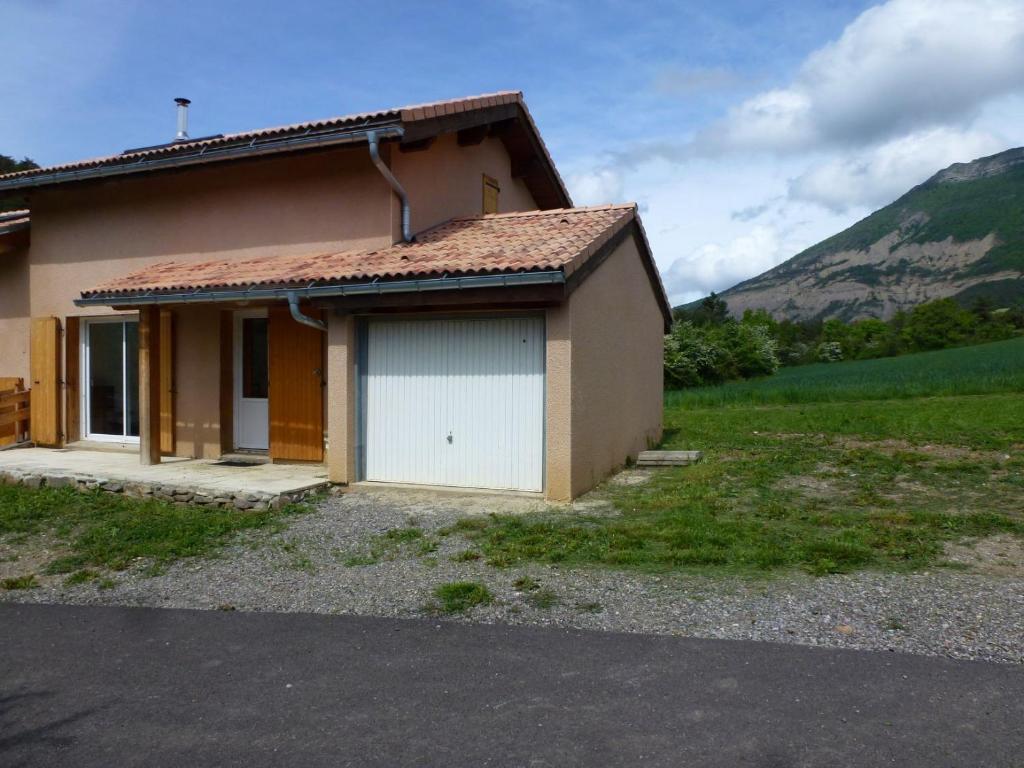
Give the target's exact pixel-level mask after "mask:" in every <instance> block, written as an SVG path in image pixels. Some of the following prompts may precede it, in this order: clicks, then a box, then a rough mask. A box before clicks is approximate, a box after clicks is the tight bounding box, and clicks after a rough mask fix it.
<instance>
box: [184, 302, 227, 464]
mask: <svg viewBox="0 0 1024 768" xmlns="http://www.w3.org/2000/svg"><path fill="white" fill-rule="evenodd" d="M219 327H220V308H219V307H213V306H198V305H197V306H191V307H188V308H187V309H184V310H182V309H178V310H175V312H174V347H175V349H174V358H175V360H176V361H177V365H176V366H175V368H176V370H175V372H174V373H175V376H174V391H175V393H176V394H175V402H174V422H175V427H174V439H175V453H176V454H177V455H178V456H193V457H196V458H204V459H215V458H217V457H219V456H220V455H221V444H220V335H219V333H218V329H219Z"/></svg>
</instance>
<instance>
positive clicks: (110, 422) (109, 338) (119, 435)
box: [81, 317, 139, 443]
mask: <svg viewBox="0 0 1024 768" xmlns="http://www.w3.org/2000/svg"><path fill="white" fill-rule="evenodd" d="M83 324H84V328H85V333H83V334H82V355H81V360H82V361H83V365H82V379H83V380H82V399H83V403H82V420H83V422H84V423H83V424H82V434H83V435H84V436H85V437H86V439H89V440H106V441H110V442H125V443H129V442H138V440H139V324H138V322H137V321H136V320H134V319H121V318H119V317H115V318H97V319H91V320H85V321H84V323H83Z"/></svg>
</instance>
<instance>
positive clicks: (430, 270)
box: [82, 204, 637, 297]
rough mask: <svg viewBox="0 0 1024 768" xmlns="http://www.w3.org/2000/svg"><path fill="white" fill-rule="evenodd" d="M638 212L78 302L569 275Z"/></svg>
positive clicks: (207, 271)
mask: <svg viewBox="0 0 1024 768" xmlns="http://www.w3.org/2000/svg"><path fill="white" fill-rule="evenodd" d="M636 218H637V217H636V206H635V205H633V204H626V205H606V206H595V207H590V208H563V209H554V210H546V211H528V212H522V213H505V214H490V215H486V216H473V217H466V218H457V219H452V220H451V221H448V222H446V223H444V224H441V225H439V226H437V227H434V228H433V229H429V230H427V231H425V232H422V233H420V234H419V235H417V237H416V241H415V242H413V243H398V244H396V245H393V246H390V247H388V248H381V249H378V250H373V251H346V252H340V253H316V254H303V255H289V256H267V257H261V258H256V259H249V260H244V261H237V260H235V261H210V262H205V263H188V262H165V263H161V264H154V265H152V266H149V267H146V268H145V269H141V270H139V271H137V272H133V273H131V274H129V275H126V276H124V277H121V278H118V279H115V280H111V281H110V282H107V283H104V284H102V285H98V286H96V287H94V288H92V289H91V290H89V291H86V292H84V293H83V294H82V295H83V296H86V297H87V296H96V295H103V296H107V295H127V294H135V293H147V292H169V293H172V292H182V291H193V290H199V289H214V288H217V289H225V288H226V289H230V288H242V287H255V286H281V287H298V286H306V285H310V284H317V283H321V284H322V283H334V282H347V281H355V282H362V281H370V280H375V279H380V280H389V279H401V278H412V277H438V276H441V275H450V276H453V275H479V274H498V273H514V272H523V271H537V270H565V271H566V274H567V275H568V274H569V273H570V272H571V271H572V270H573V269H575V268H578V266H579V264H580V263H582V261H583V260H585V259H586V258H589V256H590V255H592V254H593V253H594V252H595V251H597V249H599V248H600V247H601V245H603V244H604V243H605V242H607V241H608V240H609V239H610V238H611V237H612V236H614V235H615V233H616V232H618V231H619V230H620V229H622V227H623V226H625V225H626V224H628V223H629V222H631V221H633V220H635V219H636Z"/></svg>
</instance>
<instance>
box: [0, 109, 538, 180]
mask: <svg viewBox="0 0 1024 768" xmlns="http://www.w3.org/2000/svg"><path fill="white" fill-rule="evenodd" d="M490 99H494V100H495V101H494V102H493V103H495V104H498V103H501V104H509V103H514V102H518V103H522V101H523V94H522V92H520V91H500V92H498V93H495V94H484V95H481V96H466V97H464V98H460V99H449V100H446V101H436V102H428V103H426V104H412V105H409V106H405V107H394V108H391V109H382V110H378V111H376V112H361V113H357V114H352V115H342V116H340V117H330V118H326V119H323V120H311V121H308V122H304V123H293V124H291V125H280V126H275V127H272V128H261V129H259V130H255V131H243V132H241V133H230V134H225V135H223V136H220V137H218V138H210V139H202V140H198V141H182V142H176V143H170V144H163V145H160V146H157V147H150V148H148V149H139V150H136V151H133V152H124V153H121V154H117V155H107V156H105V157H96V158H91V159H88V160H79V161H76V162H73V163H63V164H60V165H51V166H47V167H45V168H33V169H31V170H27V171H18V172H16V173H7V174H0V180H6V179H14V178H27V177H31V176H38V175H41V174H49V173H55V172H59V171H71V170H79V169H83V168H93V167H97V166H103V165H121V164H128V163H131V162H134V161H138V160H144V159H149V158H154V157H160V156H169V155H175V154H182V153H187V152H190V151H192V150H196V149H205V148H209V147H219V146H223V145H227V144H234V143H239V142H245V141H251V140H254V139H255V140H258V139H264V138H271V137H274V138H276V137H281V136H287V135H289V134H304V133H307V132H310V131H317V130H323V129H330V128H343V127H347V126H358V125H360V124H363V123H369V122H375V121H380V120H387V119H393V120H401V121H402V122H406V123H410V122H416V121H418V120H426V119H429V118H430V117H433V116H434V115H435V114H439V115H440V114H443V111H442V110H444V109H446V108H451V107H455V106H460V107H462V108H463V109H465V110H466V111H470V110H473V109H482V108H484V107H486V106H488V105H490V104H491V103H492V102H491V101H490ZM523 108H524V111H525V104H524V105H523ZM531 124H532V120H531ZM533 127H534V128H536V126H533Z"/></svg>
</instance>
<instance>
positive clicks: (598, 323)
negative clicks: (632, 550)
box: [547, 238, 665, 500]
mask: <svg viewBox="0 0 1024 768" xmlns="http://www.w3.org/2000/svg"><path fill="white" fill-rule="evenodd" d="M664 322H665V321H664V317H663V316H662V314H661V310H660V308H659V304H658V299H657V294H656V293H655V291H654V289H653V287H652V286H651V282H650V280H649V279H648V276H647V272H646V270H645V268H644V264H643V261H642V257H641V255H640V252H639V250H638V248H637V245H636V242H635V240H634V239H633V238H628V239H627V240H625V241H624V242H623V243H622V244H621V245H619V247H618V248H616V250H615V251H614V252H613V253H612V254H611V255H610V256H609V257H608V258H607V259H606V260H605V261H604V262H603V263H602V264H601V265H600V266H599V267H598V268H597V269H596V270H595V271H594V272H593V273H592V274H591V275H590V276H589V277H588V278H587V279H586V280H584V281H583V283H581V284H580V286H579V288H577V290H576V291H575V292H574V293H573V294H572V295H571V296H570V298H569V302H568V305H567V306H564V307H560V308H558V309H554V310H549V311H548V377H549V383H548V413H547V418H548V430H547V432H548V442H547V448H548V463H547V466H548V478H547V481H548V494H547V495H548V497H549V498H551V499H556V500H567V499H569V498H573V497H576V496H578V495H579V494H581V493H584V492H585V491H587V490H589V489H590V488H592V487H594V486H595V485H596V484H597V483H599V482H600V481H601V480H603V479H604V478H605V477H607V476H608V475H609V474H610V473H611V472H612V471H613V470H615V469H616V468H618V467H621V466H623V465H624V464H625V463H626V461H627V459H630V458H636V455H637V454H638V453H639V452H640V451H642V450H646V449H647V448H648V447H651V446H653V445H654V444H656V443H657V442H658V441H660V439H661V426H662V425H661V421H662V349H663V343H664V332H665V327H664ZM566 339H568V341H566ZM567 393H568V396H567ZM566 435H569V437H568V439H567V440H566V437H565V436H566Z"/></svg>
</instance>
